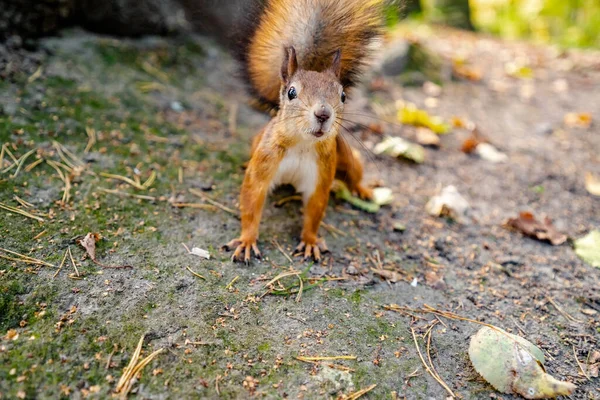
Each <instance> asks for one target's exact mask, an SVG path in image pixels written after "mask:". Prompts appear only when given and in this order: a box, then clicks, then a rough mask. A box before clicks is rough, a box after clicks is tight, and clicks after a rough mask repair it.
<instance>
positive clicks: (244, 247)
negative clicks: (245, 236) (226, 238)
mask: <svg viewBox="0 0 600 400" xmlns="http://www.w3.org/2000/svg"><path fill="white" fill-rule="evenodd" d="M223 248H224V249H225V250H228V251H229V250H231V249H234V248H235V251H234V252H233V255H232V256H231V261H234V262H235V261H243V262H244V263H246V265H248V264H249V263H250V258H251V257H252V253H254V256H255V257H256V258H258V259H260V258H261V254H260V250H258V246H257V244H256V241H250V240H240V239H234V240H232V241H230V242H229V243H227V244H226V245H225V246H223ZM242 254H243V257H242Z"/></svg>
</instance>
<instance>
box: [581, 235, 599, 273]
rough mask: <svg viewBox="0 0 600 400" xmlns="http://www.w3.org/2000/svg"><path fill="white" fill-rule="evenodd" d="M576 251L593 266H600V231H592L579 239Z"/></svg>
mask: <svg viewBox="0 0 600 400" xmlns="http://www.w3.org/2000/svg"><path fill="white" fill-rule="evenodd" d="M575 253H576V254H577V255H578V256H579V257H580V258H581V259H582V260H583V261H585V262H587V263H588V264H590V265H591V266H592V267H596V268H600V231H591V232H590V233H588V234H587V235H586V236H584V237H582V238H580V239H577V240H576V241H575Z"/></svg>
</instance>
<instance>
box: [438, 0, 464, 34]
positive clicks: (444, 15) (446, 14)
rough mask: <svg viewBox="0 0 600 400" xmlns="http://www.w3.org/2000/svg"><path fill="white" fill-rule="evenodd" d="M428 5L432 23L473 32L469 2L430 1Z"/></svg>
mask: <svg viewBox="0 0 600 400" xmlns="http://www.w3.org/2000/svg"><path fill="white" fill-rule="evenodd" d="M430 4H431V11H430V16H431V21H432V22H435V23H440V24H444V25H449V26H453V27H455V28H461V29H468V30H473V24H472V23H471V10H470V8H469V0H430Z"/></svg>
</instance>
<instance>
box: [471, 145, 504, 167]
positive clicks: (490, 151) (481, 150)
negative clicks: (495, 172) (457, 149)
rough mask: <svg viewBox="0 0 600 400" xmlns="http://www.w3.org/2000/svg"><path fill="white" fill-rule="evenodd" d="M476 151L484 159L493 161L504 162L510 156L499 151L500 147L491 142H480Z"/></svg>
mask: <svg viewBox="0 0 600 400" xmlns="http://www.w3.org/2000/svg"><path fill="white" fill-rule="evenodd" d="M475 153H477V155H479V157H481V158H482V159H484V160H486V161H489V162H493V163H503V162H506V161H508V156H507V155H506V154H504V153H502V152H500V151H498V149H496V148H495V147H494V146H492V145H491V144H489V143H479V144H478V145H477V147H475Z"/></svg>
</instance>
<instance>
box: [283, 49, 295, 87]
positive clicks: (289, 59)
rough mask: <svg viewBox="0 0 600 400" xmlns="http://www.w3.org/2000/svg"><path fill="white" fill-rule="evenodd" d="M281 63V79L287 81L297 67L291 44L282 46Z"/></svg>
mask: <svg viewBox="0 0 600 400" xmlns="http://www.w3.org/2000/svg"><path fill="white" fill-rule="evenodd" d="M283 54H284V55H283V63H282V64H281V80H282V81H283V83H287V82H288V81H289V79H290V78H291V77H292V76H293V75H294V74H295V73H296V70H297V69H298V59H297V58H296V49H294V47H293V46H290V47H287V48H284V52H283Z"/></svg>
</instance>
